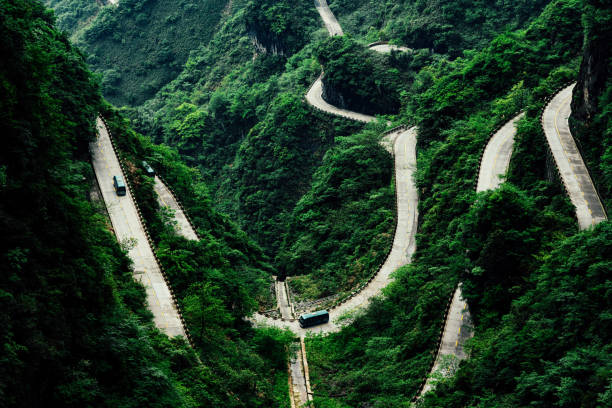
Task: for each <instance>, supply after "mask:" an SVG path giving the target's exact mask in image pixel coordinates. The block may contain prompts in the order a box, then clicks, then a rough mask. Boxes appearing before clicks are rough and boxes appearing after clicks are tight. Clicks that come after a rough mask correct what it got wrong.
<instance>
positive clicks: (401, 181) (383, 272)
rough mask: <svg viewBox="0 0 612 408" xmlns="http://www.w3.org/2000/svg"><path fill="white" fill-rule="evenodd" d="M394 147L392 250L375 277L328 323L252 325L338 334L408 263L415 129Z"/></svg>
mask: <svg viewBox="0 0 612 408" xmlns="http://www.w3.org/2000/svg"><path fill="white" fill-rule="evenodd" d="M395 133H397V138H396V139H395V143H394V146H393V149H394V155H395V177H396V193H395V194H396V197H397V229H396V231H395V236H394V238H393V248H392V249H391V253H390V254H389V256H388V257H387V259H386V261H385V263H384V264H383V266H382V267H381V268H380V270H379V271H378V273H377V274H376V277H375V278H374V279H373V280H372V281H371V282H370V283H369V284H368V285H367V286H366V287H365V288H364V289H363V290H362V291H361V292H359V293H357V294H356V295H355V296H354V297H352V298H351V299H350V300H348V301H347V302H345V303H343V304H341V305H340V306H338V307H336V308H334V309H332V310H330V312H329V315H330V321H329V323H327V324H323V325H319V326H315V327H310V328H307V329H302V328H300V326H299V325H298V323H297V321H287V320H276V319H271V318H268V317H266V316H263V315H259V314H256V315H255V316H254V320H255V322H257V323H258V324H265V325H269V326H276V327H282V328H288V329H291V330H293V331H294V332H295V333H297V334H298V335H299V336H304V335H305V334H306V333H308V332H311V333H328V332H335V331H339V330H340V329H341V327H342V326H343V325H344V324H348V323H350V320H351V319H350V318H349V319H340V318H342V317H344V316H347V315H350V314H351V313H354V312H355V311H357V310H359V309H361V308H364V307H366V306H367V305H368V304H369V303H370V299H371V298H372V297H374V296H376V295H379V294H380V293H381V290H382V289H383V288H384V287H386V286H387V285H388V284H389V283H390V282H391V281H392V277H391V274H392V272H393V271H395V270H396V269H397V268H399V267H401V266H404V265H406V264H407V263H408V262H410V258H411V257H412V254H413V253H414V250H415V248H416V246H415V234H416V230H417V220H418V208H417V207H418V202H419V198H418V194H417V189H416V186H415V184H414V178H413V174H414V171H415V170H416V128H411V129H408V130H405V129H399V130H397V131H396V132H395Z"/></svg>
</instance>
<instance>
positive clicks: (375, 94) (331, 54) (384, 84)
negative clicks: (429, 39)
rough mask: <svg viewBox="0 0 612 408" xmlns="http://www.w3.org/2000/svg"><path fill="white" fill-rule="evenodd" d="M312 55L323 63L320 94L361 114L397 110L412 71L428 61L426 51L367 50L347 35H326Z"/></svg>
mask: <svg viewBox="0 0 612 408" xmlns="http://www.w3.org/2000/svg"><path fill="white" fill-rule="evenodd" d="M316 56H317V59H318V60H319V63H320V64H321V65H322V66H323V69H324V71H325V76H324V77H323V84H324V97H325V99H326V100H327V101H328V102H330V103H331V104H333V105H335V106H340V107H343V108H348V109H350V110H354V111H357V112H365V113H371V114H376V113H397V112H398V111H399V107H400V102H401V97H402V94H403V93H404V92H405V91H406V90H407V89H408V88H409V86H410V83H411V81H412V79H413V77H414V72H415V71H417V70H419V69H420V68H422V67H423V66H424V65H425V64H426V63H427V62H428V60H429V58H428V57H429V56H428V53H427V52H420V53H417V54H413V53H412V52H392V53H391V54H382V53H379V52H376V51H372V50H368V49H367V48H366V47H364V46H363V45H360V44H358V43H357V42H355V41H354V40H353V39H352V38H351V37H349V36H342V37H339V36H336V37H330V38H329V39H327V40H326V41H324V42H323V43H321V44H319V46H318V47H317V49H316Z"/></svg>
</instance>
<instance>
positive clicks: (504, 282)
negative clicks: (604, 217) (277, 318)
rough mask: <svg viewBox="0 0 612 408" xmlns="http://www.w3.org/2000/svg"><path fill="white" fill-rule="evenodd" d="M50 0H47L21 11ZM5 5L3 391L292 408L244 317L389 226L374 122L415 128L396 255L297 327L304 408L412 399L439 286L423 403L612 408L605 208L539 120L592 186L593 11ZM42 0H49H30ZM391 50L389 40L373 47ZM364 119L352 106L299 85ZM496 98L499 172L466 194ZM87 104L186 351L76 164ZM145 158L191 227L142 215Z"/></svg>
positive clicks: (346, 267) (260, 331) (596, 156)
mask: <svg viewBox="0 0 612 408" xmlns="http://www.w3.org/2000/svg"><path fill="white" fill-rule="evenodd" d="M43 3H44V4H43ZM329 5H330V8H331V10H332V12H333V13H334V14H335V16H336V17H337V18H338V21H339V22H340V24H341V25H342V27H343V30H344V32H345V33H346V34H345V35H344V36H338V37H329V36H328V33H327V31H326V30H325V28H324V26H323V24H322V22H321V19H320V17H319V15H318V14H317V11H316V9H315V7H314V4H313V3H312V1H298V0H258V1H255V0H232V1H221V0H202V1H191V0H181V1H178V2H162V1H160V0H119V3H118V4H117V5H112V4H106V3H105V2H98V1H93V0H47V1H44V2H42V3H41V2H39V1H37V0H0V33H1V34H2V38H3V41H2V43H1V44H0V48H1V53H2V56H3V57H2V58H1V59H0V91H1V93H2V96H1V97H0V115H1V116H2V120H1V123H2V125H0V126H1V131H0V133H1V134H2V138H1V141H0V143H1V146H0V224H1V225H2V238H1V239H0V242H1V245H2V251H1V254H2V262H0V269H1V273H0V305H1V306H2V307H1V308H0V319H1V321H2V322H3V327H4V330H2V331H1V333H0V338H1V339H2V347H3V351H2V353H1V357H0V361H1V364H0V407H25V406H28V407H44V406H56V405H58V406H59V405H62V406H74V407H83V406H92V407H93V406H95V407H98V406H100V407H102V406H108V407H141V406H143V407H144V406H147V407H221V406H223V407H286V408H288V407H290V402H289V398H288V392H289V385H288V382H289V379H290V378H289V374H288V372H287V364H288V362H289V350H290V348H291V344H292V342H293V339H294V335H293V334H292V333H290V332H288V331H283V330H280V329H276V328H265V327H263V328H262V327H254V326H253V325H252V324H251V322H249V321H248V320H247V319H245V318H246V317H248V316H252V315H253V313H255V312H257V311H264V310H270V309H275V308H276V298H275V296H274V290H273V277H274V276H279V277H281V278H284V277H288V278H289V280H288V282H289V287H290V289H291V293H292V296H293V300H294V301H296V302H297V301H312V300H316V299H318V298H322V297H326V296H331V295H338V296H342V295H346V294H349V293H350V292H351V291H352V290H353V289H354V288H355V287H357V286H358V285H360V284H362V283H364V282H366V281H367V280H368V279H369V277H370V276H372V274H374V273H375V272H376V271H377V268H378V265H380V264H381V263H382V262H383V261H384V259H385V256H386V254H387V253H388V251H389V248H390V247H391V245H392V241H393V233H394V227H395V217H396V214H395V213H394V211H395V207H394V203H395V200H396V197H395V194H396V192H395V183H394V177H395V175H394V171H393V156H392V155H391V154H390V153H389V152H387V150H385V149H384V148H383V147H382V146H381V144H380V141H381V138H382V136H383V132H384V131H385V130H387V129H389V128H391V127H393V126H397V125H406V126H417V127H418V135H417V168H416V176H415V177H416V180H415V181H416V184H417V188H418V192H419V220H418V221H419V228H418V234H417V241H416V246H417V251H416V253H415V255H414V256H413V259H412V262H411V264H409V265H407V266H404V267H402V268H400V269H399V270H397V271H396V272H395V275H394V276H395V281H394V282H393V283H392V284H390V285H389V286H388V287H387V288H385V289H384V290H383V294H382V295H381V296H379V297H378V298H376V299H375V300H374V301H373V302H372V304H371V305H370V306H369V307H368V308H367V309H365V310H362V311H360V312H359V313H357V314H356V315H355V316H351V324H350V325H347V326H346V327H344V328H343V329H342V330H341V331H339V332H337V333H332V334H329V335H326V336H322V335H319V336H309V337H307V339H306V350H307V355H308V363H309V366H310V382H311V384H312V390H313V395H314V402H313V406H315V407H325V408H327V407H334V408H338V407H342V408H348V407H408V406H411V400H413V398H414V397H415V395H416V394H417V393H418V392H419V387H420V384H421V383H422V381H423V379H424V378H425V377H426V376H427V375H428V372H429V368H430V366H431V362H432V356H433V355H434V354H435V352H436V349H437V338H438V334H439V332H440V328H441V327H442V325H443V319H444V313H445V305H446V301H447V299H448V297H449V295H450V294H452V293H453V291H454V289H455V288H456V286H457V284H458V283H459V282H462V285H463V295H464V297H465V300H466V301H467V303H468V304H469V309H470V313H471V316H472V318H473V320H474V338H473V339H472V340H470V341H469V342H468V344H467V345H466V347H467V351H468V353H469V358H468V359H466V360H464V361H461V362H459V361H457V362H455V364H453V365H452V366H453V372H452V373H451V374H452V375H450V376H447V377H444V378H440V379H439V381H438V382H437V385H436V387H435V389H434V390H433V391H431V392H429V393H427V394H425V396H424V397H423V398H421V399H420V400H419V401H418V402H417V403H416V405H417V406H419V407H466V406H470V407H482V408H485V407H486V408H488V407H542V408H544V407H607V406H612V390H611V376H610V373H611V372H612V363H611V361H612V359H611V358H610V357H611V354H612V353H611V351H612V350H611V345H610V341H609V333H610V332H612V328H611V327H610V309H611V308H610V306H611V305H610V296H609V293H610V290H611V283H610V271H611V270H612V229H611V228H612V227H610V223H609V222H608V221H604V222H602V223H600V224H599V225H597V226H594V227H592V228H589V229H587V230H584V231H579V229H578V224H577V221H576V217H575V211H574V207H573V206H572V204H571V202H570V200H569V198H568V196H567V194H566V191H565V189H564V186H563V183H562V181H561V179H560V177H559V176H558V173H557V170H556V168H555V162H554V160H553V158H552V156H551V154H550V152H549V149H548V146H547V142H546V138H545V136H544V134H543V131H542V126H541V123H540V115H541V111H542V108H543V107H544V106H545V104H546V102H545V98H547V97H549V96H552V95H553V94H555V93H556V92H557V91H558V90H559V89H560V88H561V87H562V86H564V85H566V84H567V83H569V82H577V86H576V88H575V91H574V94H573V99H572V116H571V118H570V125H571V129H572V134H573V136H574V138H575V139H576V143H577V146H578V148H579V150H580V152H581V153H582V155H583V158H584V160H585V162H586V164H587V167H588V169H589V172H590V175H591V177H592V179H593V182H594V184H595V186H596V188H597V190H598V192H599V194H600V197H601V200H602V202H603V205H604V207H606V208H609V207H610V203H611V202H612V201H611V200H612V111H611V106H612V76H611V72H612V54H611V53H612V51H611V49H610V44H612V2H611V1H609V0H552V1H544V0H538V1H525V0H512V1H505V2H504V1H492V2H491V1H490V2H485V1H475V2H467V1H465V0H449V1H446V2H441V1H433V2H431V1H430V2H425V1H420V0H401V1H395V2H378V1H376V2H375V1H372V0H354V1H346V0H330V1H329ZM47 7H49V8H47ZM375 41H385V42H389V43H391V44H396V45H401V46H404V47H407V48H409V49H410V51H406V52H400V51H392V52H390V53H379V52H375V51H373V50H371V49H369V47H368V44H370V43H372V42H375ZM322 71H323V72H324V76H323V84H324V91H323V96H324V98H325V99H326V100H327V102H329V103H331V104H333V105H335V106H339V107H342V108H345V109H349V110H353V111H357V112H361V113H366V114H370V115H376V116H377V119H376V120H375V121H373V122H371V123H368V124H363V123H359V122H354V121H351V120H349V119H344V118H340V117H335V116H331V115H329V114H326V113H324V112H321V111H317V110H315V109H313V108H312V107H310V106H309V105H308V104H307V103H306V101H305V100H304V95H305V94H306V92H307V91H308V89H309V87H310V86H311V84H312V83H313V82H314V81H315V79H316V78H317V77H318V76H319V75H320V74H321V72H322ZM518 111H524V112H525V117H524V118H523V119H521V120H520V121H519V122H518V125H517V134H516V138H515V144H514V150H513V154H512V158H511V161H510V168H509V171H508V174H507V175H506V176H505V182H504V183H503V184H502V185H501V186H500V187H499V188H498V189H495V190H493V191H486V192H482V193H476V191H475V186H476V180H477V177H478V170H479V165H480V159H481V156H482V152H483V150H484V147H485V146H486V144H487V142H488V140H489V138H490V136H491V134H492V132H494V131H495V130H496V129H497V128H498V127H499V125H501V124H504V123H506V122H507V121H508V120H510V119H511V118H512V117H514V116H515V114H516V113H517V112H518ZM98 116H102V117H104V118H105V120H106V122H107V124H108V127H109V131H110V133H111V134H112V136H113V138H114V141H115V143H116V146H117V149H118V152H119V154H120V156H121V158H122V159H123V160H124V163H125V165H126V168H127V169H128V171H127V173H126V177H127V178H128V179H129V181H130V182H131V185H132V186H133V195H134V197H135V200H136V201H137V202H138V204H139V206H140V208H141V209H142V216H143V219H144V222H145V223H146V225H147V227H148V229H149V231H150V232H151V239H152V243H153V246H154V250H155V252H156V253H157V255H158V257H159V260H160V263H161V265H162V266H163V268H164V270H165V271H166V273H167V277H168V281H169V284H170V285H171V286H172V288H173V290H174V292H175V295H176V301H177V303H178V305H179V306H180V308H181V310H183V311H184V317H185V324H186V325H187V327H188V329H189V331H190V332H191V333H192V335H193V343H194V346H195V347H193V348H192V347H190V346H189V343H188V342H187V341H185V340H184V339H182V338H173V339H170V338H168V337H167V336H166V335H165V334H163V333H162V332H161V331H160V330H159V329H158V328H156V327H155V325H154V324H153V320H152V314H151V312H150V311H149V310H148V309H147V305H146V296H145V290H144V288H143V286H142V285H141V284H140V283H138V282H137V281H136V280H135V279H134V277H133V270H132V269H133V267H132V264H131V260H130V258H129V257H128V252H129V251H128V246H129V243H125V242H117V240H116V239H115V236H114V234H113V228H112V225H111V223H110V220H109V218H108V214H107V212H106V208H105V205H104V202H103V200H102V199H101V194H100V192H99V188H98V186H97V182H96V177H95V175H94V172H93V169H92V166H91V157H90V151H89V143H90V142H91V141H93V140H95V139H94V138H95V132H96V129H95V120H96V118H97V117H98ZM143 160H146V161H147V162H148V163H149V164H150V165H151V166H152V167H153V168H154V169H155V171H156V172H157V174H159V175H160V176H162V177H163V179H164V180H165V182H166V183H167V184H168V185H169V186H171V187H172V189H173V191H174V192H175V194H176V196H177V198H178V199H179V200H180V201H181V203H182V204H183V206H184V208H185V210H186V212H187V213H188V214H189V216H190V218H191V220H192V221H193V226H194V227H195V229H196V230H197V232H198V235H199V237H200V239H199V240H198V241H190V240H186V239H184V238H183V237H181V236H180V235H178V234H177V233H176V231H175V228H174V223H173V214H172V212H171V211H169V210H167V209H165V208H163V207H160V205H159V204H158V201H157V197H156V194H155V192H154V190H153V179H152V178H151V177H149V176H147V175H146V173H145V171H144V169H143V168H142V165H141V163H142V161H143Z"/></svg>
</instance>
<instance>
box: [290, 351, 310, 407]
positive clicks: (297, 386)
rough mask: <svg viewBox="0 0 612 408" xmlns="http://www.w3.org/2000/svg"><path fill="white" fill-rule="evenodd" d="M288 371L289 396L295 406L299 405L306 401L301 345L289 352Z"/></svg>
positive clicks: (306, 391) (306, 393)
mask: <svg viewBox="0 0 612 408" xmlns="http://www.w3.org/2000/svg"><path fill="white" fill-rule="evenodd" d="M289 372H290V373H291V389H290V390H289V392H290V393H291V395H290V398H291V399H292V400H293V402H294V404H295V406H296V407H301V406H303V405H305V404H306V403H307V402H308V390H307V389H306V375H305V373H304V364H303V360H302V348H301V347H297V348H296V349H295V350H292V352H291V357H290V361H289Z"/></svg>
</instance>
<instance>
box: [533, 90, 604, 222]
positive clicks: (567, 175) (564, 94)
mask: <svg viewBox="0 0 612 408" xmlns="http://www.w3.org/2000/svg"><path fill="white" fill-rule="evenodd" d="M574 86H575V84H574V85H571V86H568V87H567V88H565V89H564V90H562V91H561V92H559V93H558V94H557V95H556V96H555V97H554V98H553V100H552V101H551V102H550V103H549V104H548V106H547V107H546V109H544V114H543V115H542V126H543V127H544V133H545V134H546V139H547V140H548V145H549V146H550V150H551V151H552V153H553V157H554V158H555V162H556V163H557V168H558V169H559V171H560V172H561V178H562V180H563V184H564V185H565V189H566V190H567V192H568V194H569V197H570V200H571V201H572V204H574V206H575V207H576V216H577V218H578V225H579V226H580V229H585V228H588V227H590V226H592V225H595V224H597V223H599V222H601V221H604V220H606V219H607V217H606V213H605V211H604V208H603V205H602V204H601V201H600V200H599V196H598V194H597V191H596V190H595V186H594V185H593V181H592V180H591V177H590V176H589V172H588V170H587V168H586V166H585V164H584V161H583V160H582V156H581V155H580V152H579V151H578V148H577V147H576V143H575V142H574V138H573V137H572V134H571V132H570V129H569V124H568V118H569V116H570V114H571V106H570V103H571V100H572V90H573V89H574Z"/></svg>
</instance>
